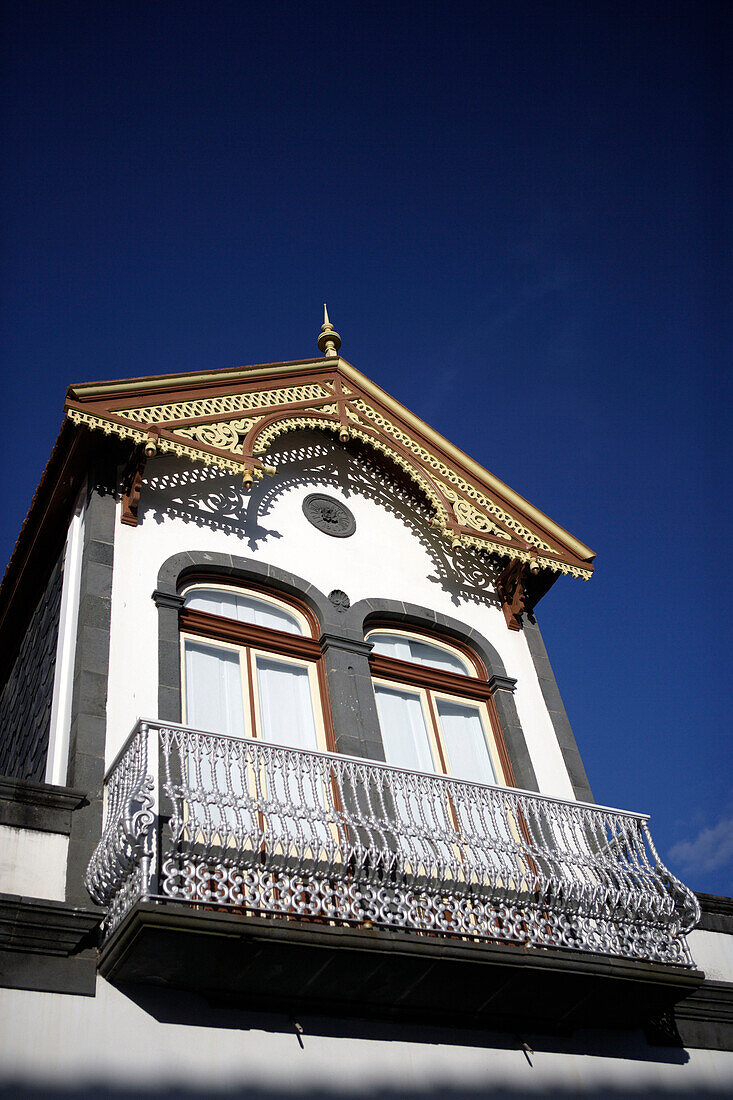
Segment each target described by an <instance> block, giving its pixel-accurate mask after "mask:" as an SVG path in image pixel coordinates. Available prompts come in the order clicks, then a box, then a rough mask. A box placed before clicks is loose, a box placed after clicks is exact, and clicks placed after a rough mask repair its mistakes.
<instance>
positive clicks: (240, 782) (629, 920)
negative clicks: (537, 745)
mask: <svg viewBox="0 0 733 1100" xmlns="http://www.w3.org/2000/svg"><path fill="white" fill-rule="evenodd" d="M107 791H108V797H107V816H106V823H105V828H104V834H103V837H102V840H101V841H100V844H99V845H98V847H97V850H96V852H95V854H94V857H93V859H92V861H91V863H90V866H89V870H88V873H87V886H88V889H89V892H90V894H91V896H92V897H93V898H94V900H95V901H96V902H98V903H99V904H100V905H105V906H107V907H108V915H107V918H106V922H105V928H106V932H107V934H108V935H109V934H110V933H111V932H112V931H113V930H114V929H115V927H117V925H119V924H120V922H121V921H123V920H124V918H125V916H126V914H127V913H128V911H129V910H130V909H131V908H132V907H133V906H134V905H135V903H136V902H137V901H139V900H152V901H158V902H160V903H161V904H165V903H174V902H177V903H181V904H184V905H192V906H199V905H206V906H214V907H217V906H221V907H223V908H225V909H235V910H237V911H240V912H242V913H249V914H259V915H263V914H267V915H270V916H272V917H279V918H281V919H284V920H309V919H314V918H315V919H318V920H320V921H323V920H325V921H328V922H334V923H336V924H351V925H367V926H370V927H373V928H376V929H379V928H385V929H402V930H405V931H409V932H412V933H418V934H424V935H431V936H446V937H455V936H458V937H462V938H466V937H468V938H471V939H475V940H478V941H482V940H483V941H494V942H499V943H515V944H516V943H519V944H524V945H525V946H527V947H528V948H532V949H541V948H561V949H572V950H576V951H586V952H593V953H596V954H605V955H613V956H621V957H626V958H631V959H643V960H647V961H653V962H661V963H671V964H675V965H680V966H690V965H691V959H690V955H689V951H688V948H687V943H686V939H685V933H686V932H688V931H689V930H690V929H691V928H692V927H693V926H694V925H695V924H696V922H697V921H698V919H699V912H700V911H699V906H698V903H697V899H696V898H695V896H694V894H693V893H692V892H691V891H690V890H688V889H687V887H685V886H684V885H683V884H682V883H681V882H679V880H678V879H676V878H675V877H674V875H672V874H671V873H670V872H669V871H668V870H667V868H666V867H665V866H664V864H663V863H662V861H661V860H660V858H659V855H658V853H657V851H656V849H655V847H654V844H653V841H652V839H651V836H650V833H649V829H648V826H647V819H646V818H645V817H644V816H643V815H639V814H632V813H625V812H622V811H618V810H610V809H605V808H602V807H598V806H594V805H588V804H583V803H576V802H566V801H562V800H559V799H553V798H546V797H543V796H540V795H537V794H531V793H529V792H523V791H518V790H515V789H507V788H504V787H495V786H486V785H481V784H475V783H468V782H464V781H460V780H456V779H451V778H449V777H446V776H442V775H430V774H424V773H418V772H408V771H404V770H400V769H397V768H392V767H389V766H387V765H385V764H380V763H376V762H372V761H367V760H360V759H356V758H352V757H346V756H340V755H336V754H331V753H319V752H308V751H304V750H299V749H291V748H286V747H282V746H277V745H272V744H267V743H265V742H262V741H256V740H249V739H239V738H232V737H224V736H219V735H216V734H209V733H202V732H199V731H196V730H191V729H187V728H185V727H182V726H172V725H158V724H155V723H141V724H139V725H138V727H137V728H136V730H135V731H134V732H133V735H132V736H131V738H130V740H129V741H128V743H127V746H126V747H125V749H124V750H123V752H122V754H121V755H120V757H119V758H118V762H117V763H116V764H115V765H114V766H113V768H112V769H111V771H110V773H109V775H108V778H107ZM163 821H167V823H166V824H162V822H163ZM156 842H157V843H156Z"/></svg>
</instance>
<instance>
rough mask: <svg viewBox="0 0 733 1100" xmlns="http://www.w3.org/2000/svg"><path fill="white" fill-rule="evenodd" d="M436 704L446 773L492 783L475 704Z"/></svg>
mask: <svg viewBox="0 0 733 1100" xmlns="http://www.w3.org/2000/svg"><path fill="white" fill-rule="evenodd" d="M437 704H438V714H439V716H440V725H441V729H442V731H443V742H444V744H445V748H446V752H447V754H448V771H449V772H450V774H451V775H453V776H455V778H456V779H468V780H471V781H472V782H474V783H496V773H495V772H494V768H493V766H492V763H491V756H490V754H489V747H488V745H487V743H486V734H485V731H484V725H483V722H482V721H481V714H480V712H479V709H478V707H472V706H469V705H468V704H466V703H457V702H454V701H452V700H451V701H449V700H447V699H438V700H437Z"/></svg>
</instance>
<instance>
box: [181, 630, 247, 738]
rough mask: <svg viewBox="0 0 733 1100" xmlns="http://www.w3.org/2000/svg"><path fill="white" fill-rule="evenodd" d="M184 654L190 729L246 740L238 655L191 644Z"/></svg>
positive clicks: (194, 643) (187, 717) (218, 648)
mask: <svg viewBox="0 0 733 1100" xmlns="http://www.w3.org/2000/svg"><path fill="white" fill-rule="evenodd" d="M185 654H186V657H185V660H186V723H187V725H189V726H193V728H194V729H202V730H210V731H211V732H212V733H226V734H229V735H231V736H233V737H244V735H245V728H244V709H243V705H242V680H241V676H240V673H239V654H238V653H236V652H234V650H231V649H223V648H220V647H219V646H210V645H205V644H204V643H203V642H192V641H188V640H187V641H186V648H185Z"/></svg>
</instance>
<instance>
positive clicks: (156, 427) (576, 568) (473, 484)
mask: <svg viewBox="0 0 733 1100" xmlns="http://www.w3.org/2000/svg"><path fill="white" fill-rule="evenodd" d="M65 411H66V415H67V417H68V418H69V419H70V420H71V421H72V422H73V423H75V424H78V425H81V426H85V427H87V428H91V429H93V430H97V431H102V432H104V433H106V434H108V435H109V434H113V435H116V436H119V437H120V438H122V439H129V440H131V441H133V443H135V444H136V445H138V453H139V454H140V456H141V458H142V457H143V456H144V454H145V453H146V452H147V454H148V455H151V454H154V453H161V454H173V455H177V456H180V457H182V458H187V459H189V460H192V461H195V462H202V463H205V464H207V465H210V466H215V467H218V468H220V469H222V470H225V471H229V472H231V473H233V474H237V475H239V476H240V477H242V478H243V481H244V484H245V486H246V485H251V484H252V483H253V482H254V481H255V480H258V479H260V478H263V477H268V476H269V475H271V474H272V473H273V472H274V471H273V468H272V466H271V465H269V463H268V452H269V450H270V449H271V447H272V445H273V443H274V442H275V440H276V439H278V437H280V436H281V435H283V434H284V433H286V432H291V431H295V430H299V429H304V428H308V429H315V430H319V431H324V432H329V433H332V434H334V435H335V436H336V437H337V438H339V439H340V440H341V441H342V442H343V443H344V444H345V445H346V444H348V443H349V441H353V443H356V444H358V445H359V446H363V447H365V448H368V449H369V450H370V451H371V452H372V453H373V455H374V456H375V457H376V458H377V460H378V461H379V460H380V458H381V460H382V461H384V462H386V463H387V464H389V465H391V466H392V467H394V466H396V467H398V468H399V470H400V472H401V474H403V475H404V476H406V477H407V478H409V479H410V481H411V482H412V483H413V485H414V486H415V487H416V488H417V489H418V491H419V492H420V493H421V495H422V497H424V499H425V501H426V502H427V504H428V508H429V512H430V516H431V521H432V523H433V526H434V527H435V528H437V530H438V531H440V533H441V534H442V535H443V536H444V537H445V538H446V539H447V540H448V541H449V542H450V544H451V545H452V546H453V547H454V548H459V547H461V546H465V547H471V548H474V549H478V550H482V551H484V552H486V553H489V554H492V555H498V556H499V557H502V558H508V559H510V560H512V561H515V562H517V563H527V564H529V566H530V567H531V568H532V569H533V570H548V571H550V572H551V573H568V574H571V575H573V576H578V577H583V578H584V579H587V578H588V577H589V576H590V575H591V573H592V568H593V567H592V560H593V557H594V555H593V553H592V551H591V550H589V549H588V547H586V546H584V545H583V544H582V543H580V542H578V540H577V539H575V538H574V537H573V536H572V535H570V534H568V532H566V531H564V530H563V529H562V528H561V527H559V526H558V525H557V524H555V523H554V522H553V521H552V520H550V519H549V518H548V517H547V516H544V515H543V514H542V513H541V512H539V511H538V510H537V509H535V508H533V506H532V505H530V504H528V502H527V501H524V500H523V499H522V498H521V497H519V496H518V494H516V493H514V492H513V491H512V490H511V489H509V487H508V486H506V485H504V484H503V483H502V482H500V481H499V480H498V479H497V478H495V477H493V475H491V474H489V473H488V471H486V470H483V469H482V467H480V466H479V465H478V464H477V463H475V462H473V460H471V459H470V458H468V456H466V455H464V454H463V453H462V452H461V451H459V450H458V449H457V448H456V447H454V446H453V445H452V444H450V443H449V442H448V441H447V440H445V439H443V438H442V437H441V436H440V435H438V433H437V432H435V431H433V429H431V428H430V427H429V426H428V425H427V424H425V423H424V422H423V421H421V420H420V419H419V418H418V417H416V416H415V415H414V414H413V413H411V412H410V411H409V410H408V409H406V408H405V407H404V406H402V405H400V404H399V402H397V401H396V400H395V399H394V398H392V397H390V396H389V394H387V393H385V391H383V390H382V389H380V388H379V387H378V386H376V385H375V384H374V383H373V382H371V381H369V379H367V378H365V376H364V375H362V374H361V373H360V372H359V371H357V370H356V369H355V368H354V367H352V366H351V364H349V363H347V362H346V361H345V360H344V359H341V358H339V357H333V358H324V359H318V360H312V361H311V360H308V361H304V362H295V363H277V364H265V365H263V366H255V367H246V368H240V369H237V370H231V371H208V372H202V373H200V374H191V375H172V376H167V377H158V378H141V379H133V380H131V381H127V382H111V383H88V384H84V385H79V386H72V387H70V389H69V391H68V395H67V401H66V405H65Z"/></svg>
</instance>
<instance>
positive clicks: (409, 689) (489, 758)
mask: <svg viewBox="0 0 733 1100" xmlns="http://www.w3.org/2000/svg"><path fill="white" fill-rule="evenodd" d="M367 641H369V642H371V643H372V645H373V647H374V648H373V650H372V655H371V657H370V665H371V670H372V680H373V683H374V694H375V697H376V701H377V712H378V714H379V724H380V727H381V731H382V742H383V745H384V753H385V757H386V760H387V763H388V764H392V765H394V766H395V767H398V768H409V769H411V770H414V771H422V772H437V773H442V774H444V775H452V776H454V777H455V778H457V779H467V780H471V781H473V782H475V783H491V784H501V785H503V784H509V785H512V786H513V785H514V777H513V774H512V770H511V765H510V763H509V757H508V755H507V752H506V747H505V745H504V740H503V737H502V735H501V730H500V727H499V722H498V718H497V716H496V711H495V708H494V703H493V700H492V698H491V692H490V689H489V684H488V680H487V676H486V670H485V669H484V667H483V665H482V663H481V661H480V660H479V658H478V657H477V656H476V655H475V654H474V653H473V652H472V651H471V650H470V649H468V647H464V646H461V645H459V644H457V643H455V642H452V641H451V642H448V641H446V640H445V639H443V638H438V637H434V636H431V637H426V636H423V635H420V634H416V633H413V632H407V631H403V630H395V629H392V628H390V629H389V630H387V629H383V628H378V629H374V630H372V631H370V632H369V633H368V634H367Z"/></svg>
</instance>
